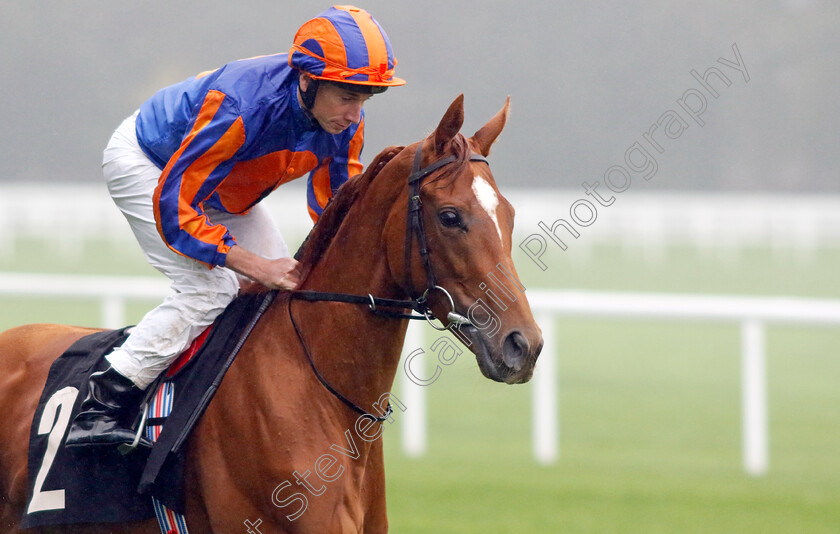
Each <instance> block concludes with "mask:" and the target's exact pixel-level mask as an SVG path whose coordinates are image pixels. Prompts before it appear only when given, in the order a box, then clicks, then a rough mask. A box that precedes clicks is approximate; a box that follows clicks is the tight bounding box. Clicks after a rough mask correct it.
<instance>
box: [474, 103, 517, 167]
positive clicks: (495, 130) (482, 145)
mask: <svg viewBox="0 0 840 534" xmlns="http://www.w3.org/2000/svg"><path fill="white" fill-rule="evenodd" d="M509 112H510V97H507V100H506V101H505V105H504V106H503V107H502V109H501V110H499V112H498V113H496V115H495V116H494V117H493V118H492V119H490V120H489V121H487V124H485V125H484V126H482V127H481V129H480V130H478V131H477V132H475V135H473V136H472V140H473V141H474V142H475V144H476V146H477V147H478V151H479V152H480V153H481V155H482V156H487V155H488V154H490V146H491V145H492V144H493V142H494V141H495V140H496V138H497V137H499V134H500V133H502V128H504V127H505V122H507V118H508V113H509Z"/></svg>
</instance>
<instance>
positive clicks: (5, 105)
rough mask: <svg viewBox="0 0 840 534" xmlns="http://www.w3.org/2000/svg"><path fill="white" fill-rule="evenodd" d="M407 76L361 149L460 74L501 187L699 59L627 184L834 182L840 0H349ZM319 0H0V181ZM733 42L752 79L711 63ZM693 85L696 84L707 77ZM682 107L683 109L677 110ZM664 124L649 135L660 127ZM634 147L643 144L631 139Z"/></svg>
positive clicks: (441, 99) (17, 178)
mask: <svg viewBox="0 0 840 534" xmlns="http://www.w3.org/2000/svg"><path fill="white" fill-rule="evenodd" d="M356 4H357V5H359V6H360V7H364V8H366V9H367V10H369V11H370V12H371V13H372V14H373V15H374V17H376V18H377V19H378V20H379V22H380V23H381V24H382V25H383V26H384V27H385V28H386V30H387V32H388V33H389V36H390V37H391V40H392V42H393V45H394V49H395V52H396V55H397V58H398V60H399V65H398V68H397V74H398V76H400V77H403V78H405V79H407V80H408V85H406V86H405V87H401V88H395V89H392V90H390V91H388V92H387V93H386V94H384V95H381V96H377V97H375V98H374V99H373V100H372V101H371V102H370V103H369V105H368V106H367V110H366V112H367V117H368V119H367V122H368V129H367V136H366V146H365V152H364V154H363V161H364V163H367V162H369V161H370V160H371V159H372V158H373V156H374V155H375V154H376V153H378V152H379V151H380V150H381V149H382V148H384V147H385V146H387V145H392V144H407V143H411V142H414V141H416V140H419V139H420V138H421V137H423V136H425V135H426V134H428V133H429V132H430V131H431V130H432V129H433V128H434V127H435V125H436V124H437V122H438V121H439V120H440V117H441V116H442V114H443V112H444V110H445V109H446V107H447V106H448V105H449V103H450V102H451V101H452V100H453V99H454V98H455V96H457V95H458V94H459V93H461V92H463V93H465V97H466V104H465V105H466V122H465V128H464V133H466V134H471V133H472V132H474V131H475V130H476V129H477V128H479V127H480V126H481V125H482V124H484V122H485V121H486V120H487V119H489V118H490V116H492V114H494V113H495V112H496V111H497V110H498V109H499V108H500V107H501V105H502V104H503V102H504V99H505V97H506V96H507V95H511V98H512V113H511V118H510V121H509V123H508V126H507V128H506V130H505V131H504V133H503V134H502V137H501V138H500V140H499V142H498V144H497V145H496V147H494V153H493V154H492V160H491V161H492V164H493V171H494V174H495V176H496V179H497V181H498V182H499V185H500V187H502V188H503V189H504V188H514V187H541V188H575V189H580V187H581V183H582V182H584V181H588V182H590V183H591V182H594V181H596V180H598V181H601V182H603V175H604V172H605V171H606V170H607V169H608V168H610V167H611V166H612V165H615V164H623V160H624V153H625V151H626V150H627V149H628V148H629V147H630V146H631V145H632V144H633V143H635V142H637V141H642V134H644V133H645V132H647V131H648V129H649V128H650V127H651V125H652V124H653V123H654V122H656V121H657V119H658V118H659V117H660V116H661V115H662V114H663V113H665V112H666V111H668V110H669V109H670V110H674V111H677V112H680V113H682V111H681V109H680V108H679V107H678V105H677V102H676V100H677V99H678V98H680V97H681V96H682V95H683V93H684V92H685V91H686V90H688V89H691V88H700V84H699V83H698V82H697V81H696V80H695V79H694V78H693V77H692V76H691V75H690V74H689V71H690V70H691V69H696V70H697V71H699V72H700V73H703V72H705V71H706V69H707V68H709V67H711V66H716V67H718V68H720V69H721V71H722V72H724V73H725V74H726V75H727V76H728V77H729V78H730V80H731V81H732V85H731V86H729V87H726V86H724V85H723V84H721V83H720V82H719V81H717V80H712V84H713V85H715V86H716V88H717V89H718V91H719V93H720V97H719V98H717V99H713V98H709V101H708V109H707V111H706V112H705V114H704V115H703V116H702V119H703V121H704V122H705V126H704V127H702V128H701V127H700V126H698V125H697V124H696V123H694V122H692V121H689V127H688V129H686V130H685V131H684V132H683V133H682V135H681V136H680V137H679V138H678V139H675V140H669V139H665V138H661V137H660V139H662V146H663V148H664V149H665V152H664V153H663V154H654V155H655V157H656V161H657V164H658V171H657V174H656V175H655V176H654V177H653V178H651V179H650V180H649V181H647V182H645V181H644V180H641V179H640V178H639V175H638V174H636V175H634V184H633V187H634V188H635V187H639V188H641V187H644V188H646V189H670V190H676V189H682V190H713V191H714V190H719V191H726V190H729V191H733V192H736V191H737V192H739V194H743V193H749V192H758V191H778V192H789V193H825V192H830V193H838V192H840V180H838V179H837V177H838V174H839V173H838V170H840V169H838V167H839V166H840V163H838V157H837V149H838V146H840V143H838V141H840V135H838V122H840V98H838V92H837V87H838V83H837V82H838V75H840V33H839V32H838V31H837V29H838V28H839V27H840V7H838V3H836V2H835V1H834V0H774V1H761V2H759V1H741V2H730V1H723V0H712V1H706V2H674V1H672V0H646V1H641V2H603V1H594V2H562V1H561V2H558V1H554V0H552V1H516V2H513V1H499V2H493V1H484V2H478V1H464V2H457V1H443V0H438V1H412V2H407V1H399V0H390V1H386V0H368V1H362V0H359V1H358V2H356ZM329 5H330V4H329V3H328V2H324V3H319V2H280V1H277V0H274V1H271V2H269V1H264V0H260V1H253V2H236V3H234V2H220V1H218V0H211V1H203V2H194V1H186V2H185V1H181V2H163V1H158V0H152V1H143V2H113V1H109V2H106V1H102V0H90V1H81V2H42V1H31V2H24V1H14V0H7V1H6V2H4V3H3V6H2V17H0V44H2V46H0V80H2V83H1V84H0V87H2V95H3V98H2V99H0V102H2V103H0V106H2V115H0V116H2V120H3V123H2V134H0V135H2V138H1V139H2V141H0V184H2V183H44V185H45V186H46V185H48V183H49V182H97V181H99V180H100V179H101V174H100V169H99V165H100V159H101V152H102V149H103V148H104V146H105V143H106V142H107V140H108V137H109V136H110V134H111V132H112V131H113V130H114V128H115V127H116V126H117V125H118V124H119V123H120V121H121V120H122V119H123V118H124V117H125V116H127V115H128V114H129V113H131V112H132V111H133V110H134V109H136V108H137V107H138V106H139V105H140V104H141V103H142V102H143V101H144V100H145V99H146V98H148V97H149V96H151V95H152V94H153V93H154V92H155V91H156V90H157V89H159V88H161V87H163V86H166V85H169V84H172V83H176V82H178V81H180V80H182V79H184V78H186V77H188V76H191V75H193V74H196V73H198V72H200V71H203V70H207V69H210V68H215V67H217V66H219V65H221V64H224V63H226V62H228V61H231V60H234V59H238V58H243V57H250V56H254V55H260V54H267V53H275V52H285V51H287V50H288V48H289V45H290V43H291V40H292V36H293V34H294V32H295V30H296V29H297V27H298V26H299V25H300V24H301V23H302V22H304V21H305V20H306V19H308V18H310V17H312V16H315V15H316V14H318V13H319V12H320V11H322V10H323V9H325V8H326V7H328V6H329ZM733 43H737V46H738V48H739V50H740V52H741V56H742V58H743V62H744V64H745V65H746V68H747V69H748V71H749V75H750V82H749V83H745V82H744V79H743V77H742V75H741V74H740V73H738V72H737V71H735V70H734V69H730V68H728V67H724V66H722V65H721V64H719V63H717V61H716V60H717V59H718V58H720V57H723V58H726V59H728V60H730V61H733V60H734V59H735V57H734V54H733V52H732V48H731V47H732V44H733ZM707 97H708V95H707ZM682 114H683V116H685V114H684V113H682ZM660 136H661V134H660ZM647 148H648V149H649V150H650V147H649V146H647Z"/></svg>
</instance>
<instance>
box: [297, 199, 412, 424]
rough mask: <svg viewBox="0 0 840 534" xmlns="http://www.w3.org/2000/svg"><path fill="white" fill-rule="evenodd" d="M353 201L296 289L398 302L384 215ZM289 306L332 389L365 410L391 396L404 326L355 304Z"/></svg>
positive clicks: (403, 322)
mask: <svg viewBox="0 0 840 534" xmlns="http://www.w3.org/2000/svg"><path fill="white" fill-rule="evenodd" d="M369 194H371V192H369ZM373 195H377V193H373ZM367 200H368V202H370V200H371V197H370V196H368V197H367ZM378 200H379V202H381V201H383V200H385V199H382V198H379V199H378ZM357 202H358V203H359V205H358V206H354V209H352V210H351V212H350V213H348V215H347V217H346V219H345V220H344V222H343V223H342V225H341V228H340V229H339V231H338V232H337V233H336V235H335V237H334V238H333V241H332V244H331V245H330V247H329V248H328V249H327V250H326V251H325V253H324V256H323V257H322V258H321V259H320V261H319V262H318V263H317V264H316V265H315V266H314V267H313V269H312V270H311V271H310V273H309V274H308V276H307V278H306V280H305V281H304V283H303V285H302V287H301V288H302V289H310V290H315V291H328V292H335V293H347V294H355V295H367V294H371V295H373V296H376V297H386V298H399V297H401V296H402V292H401V290H400V289H399V287H398V286H397V285H396V284H395V282H394V281H393V279H392V277H391V274H390V270H389V268H388V264H387V259H386V252H385V249H384V246H383V244H382V242H381V240H382V233H383V227H384V224H385V220H384V219H385V217H384V216H383V215H384V214H383V213H381V208H380V212H379V213H376V214H375V215H374V214H372V213H370V212H369V210H370V209H372V208H366V207H365V199H364V198H360V199H358V200H357ZM379 202H376V203H379ZM386 205H387V204H386ZM293 306H294V314H295V320H296V322H297V323H298V324H299V325H300V326H301V328H302V330H303V331H304V336H305V337H306V343H307V345H308V346H309V348H310V351H311V353H312V356H313V360H314V361H315V363H316V365H317V366H318V368H319V370H320V371H321V372H322V374H324V375H325V377H326V378H327V379H328V380H329V381H330V382H331V384H332V385H334V386H335V387H336V388H337V389H340V390H341V391H344V392H347V394H348V395H350V394H352V397H353V398H354V400H356V401H357V402H358V403H359V404H360V405H361V406H363V407H365V408H366V409H367V408H369V407H370V406H371V403H373V402H375V401H376V400H377V399H378V398H379V397H380V396H381V395H382V394H383V393H386V392H388V391H390V388H391V384H392V382H393V379H394V375H395V373H396V369H397V366H398V363H399V355H400V350H401V348H402V344H403V340H404V338H405V328H406V325H405V321H400V320H397V319H393V318H383V317H382V316H379V315H375V314H373V313H371V312H370V311H369V309H368V307H367V306H364V305H358V304H346V303H304V302H300V303H294V304H293ZM298 317H299V319H298Z"/></svg>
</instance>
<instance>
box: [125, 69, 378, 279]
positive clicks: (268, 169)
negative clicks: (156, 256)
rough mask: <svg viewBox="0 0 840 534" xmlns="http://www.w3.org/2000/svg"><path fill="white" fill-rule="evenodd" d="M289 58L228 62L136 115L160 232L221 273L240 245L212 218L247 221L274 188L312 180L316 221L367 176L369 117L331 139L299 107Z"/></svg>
mask: <svg viewBox="0 0 840 534" xmlns="http://www.w3.org/2000/svg"><path fill="white" fill-rule="evenodd" d="M297 86H298V75H297V71H295V70H294V69H292V68H291V67H289V65H288V57H287V55H286V54H276V55H272V56H262V57H257V58H251V59H244V60H240V61H235V62H233V63H229V64H227V65H225V66H224V67H221V68H219V69H216V70H214V71H210V72H206V73H202V74H199V75H198V76H196V77H193V78H190V79H188V80H186V81H184V82H181V83H179V84H176V85H173V86H170V87H167V88H164V89H162V90H160V91H159V92H158V93H157V94H156V95H155V96H153V97H152V98H151V99H149V100H148V101H146V102H145V103H144V104H143V105H142V106H141V108H140V113H139V114H138V116H137V126H136V131H137V140H138V142H139V143H140V147H141V148H142V149H143V151H144V152H145V153H146V155H147V156H149V158H150V159H151V160H152V161H154V162H155V164H156V165H157V166H158V167H160V168H161V169H162V173H161V176H160V179H159V182H158V186H157V188H156V189H155V194H154V200H153V203H154V212H155V221H156V223H157V227H158V231H159V233H160V235H161V237H162V238H163V240H164V242H165V243H166V244H167V246H169V248H171V249H172V250H174V251H175V252H177V253H179V254H182V255H184V256H187V257H190V258H193V259H195V260H198V261H200V262H203V263H205V264H207V265H209V266H215V265H224V264H225V258H226V255H227V252H228V251H229V250H230V248H231V247H232V246H234V245H235V244H236V238H235V236H233V235H231V234H230V232H229V231H228V229H227V228H226V227H225V226H223V225H220V224H213V223H212V222H211V221H210V220H209V219H208V217H207V214H206V210H207V209H208V208H212V209H215V210H220V211H223V212H227V213H235V214H241V213H245V212H247V211H248V210H249V209H251V208H252V207H253V206H254V205H255V204H256V203H257V202H259V201H260V200H262V198H263V197H265V196H266V195H268V194H269V193H271V192H272V191H273V190H274V189H276V188H277V187H278V186H280V185H282V184H284V183H286V182H289V181H291V180H294V179H296V178H300V177H302V176H304V175H305V174H307V173H309V180H308V184H307V204H308V209H309V214H310V216H311V217H312V219H313V221H317V219H318V217H319V216H320V214H321V212H322V211H323V209H324V207H325V206H326V204H327V202H328V201H329V199H330V198H331V197H332V195H333V194H334V193H335V191H336V190H337V189H338V188H339V187H340V186H341V185H342V184H343V183H344V182H345V181H347V179H348V178H349V177H351V176H354V175H356V174H359V173H360V172H361V171H362V165H361V163H360V161H359V158H360V156H361V152H362V146H363V143H364V140H363V136H364V133H363V132H364V114H363V115H362V120H361V122H360V123H359V124H354V125H352V126H351V127H350V128H348V129H347V130H345V131H344V132H342V133H340V134H337V135H332V134H330V133H328V132H326V131H325V130H323V129H322V128H321V127H320V126H318V124H317V123H316V122H315V121H313V120H312V119H310V118H309V117H308V116H307V115H306V113H305V112H304V111H303V110H302V109H301V108H300V105H299V103H298V100H297Z"/></svg>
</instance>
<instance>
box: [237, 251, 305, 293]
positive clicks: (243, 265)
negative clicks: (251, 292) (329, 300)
mask: <svg viewBox="0 0 840 534" xmlns="http://www.w3.org/2000/svg"><path fill="white" fill-rule="evenodd" d="M225 267H227V268H229V269H232V270H234V271H236V272H237V273H239V274H241V275H244V276H247V277H248V278H251V279H252V280H256V281H257V282H259V283H261V284H262V285H264V286H266V287H268V288H270V289H295V288H297V286H298V284H300V264H299V263H298V262H297V261H296V260H295V259H293V258H279V259H276V260H268V259H265V258H263V257H262V256H259V255H257V254H254V253H253V252H251V251H249V250H247V249H245V248H242V247H241V246H239V245H234V246H233V247H231V248H230V250H229V251H228V253H227V258H226V259H225Z"/></svg>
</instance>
